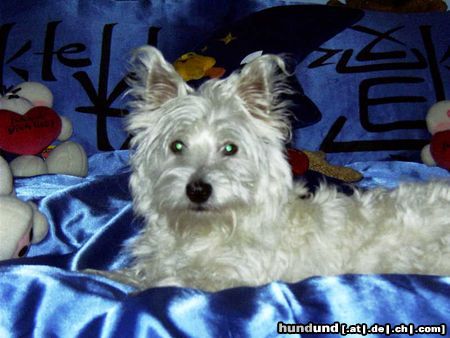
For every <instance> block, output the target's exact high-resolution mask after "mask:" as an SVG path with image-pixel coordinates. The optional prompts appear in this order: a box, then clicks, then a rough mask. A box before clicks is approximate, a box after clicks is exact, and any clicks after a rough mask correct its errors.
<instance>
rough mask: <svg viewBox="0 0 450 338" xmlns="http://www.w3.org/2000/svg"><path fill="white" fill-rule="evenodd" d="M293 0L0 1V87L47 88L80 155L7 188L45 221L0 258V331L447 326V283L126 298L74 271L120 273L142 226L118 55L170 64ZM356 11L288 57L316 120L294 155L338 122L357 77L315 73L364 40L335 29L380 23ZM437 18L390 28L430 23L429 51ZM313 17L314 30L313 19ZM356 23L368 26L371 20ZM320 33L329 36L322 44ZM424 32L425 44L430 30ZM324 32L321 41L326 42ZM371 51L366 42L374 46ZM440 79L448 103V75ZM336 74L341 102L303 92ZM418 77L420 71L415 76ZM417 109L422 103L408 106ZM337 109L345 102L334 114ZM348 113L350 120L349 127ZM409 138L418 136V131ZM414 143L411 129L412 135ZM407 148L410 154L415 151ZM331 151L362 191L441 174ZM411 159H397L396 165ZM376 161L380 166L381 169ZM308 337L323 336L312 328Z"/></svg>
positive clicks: (346, 282) (390, 278)
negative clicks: (74, 165) (134, 200)
mask: <svg viewBox="0 0 450 338" xmlns="http://www.w3.org/2000/svg"><path fill="white" fill-rule="evenodd" d="M292 3H294V1H293V2H289V1H276V0H273V1H262V0H259V1H219V0H215V1H204V2H200V1H183V2H182V3H179V2H177V1H164V2H163V1H161V2H157V1H113V0H101V1H95V2H94V1H90V2H85V1H76V0H69V1H57V2H55V1H51V0H41V1H30V0H24V1H20V2H12V1H2V2H0V84H1V85H5V86H10V85H13V84H17V83H18V82H21V81H23V80H24V79H29V80H33V81H40V82H42V83H44V84H45V85H47V86H49V87H50V88H51V90H52V91H53V93H54V95H55V110H56V111H58V112H59V113H60V114H62V115H65V116H67V117H69V118H70V119H71V120H72V121H73V123H74V129H75V135H74V137H73V139H74V140H75V141H78V142H80V143H81V144H83V146H84V147H85V148H86V149H87V151H88V154H89V155H90V156H89V174H88V176H87V177H86V178H78V177H70V176H65V175H44V176H37V177H31V178H24V179H16V180H15V188H16V192H17V196H18V197H19V198H21V199H23V200H31V201H34V202H35V203H37V204H38V206H39V208H40V210H41V211H42V212H43V213H44V214H45V215H46V216H47V218H48V220H49V224H50V229H49V234H48V236H47V237H46V238H45V239H44V240H43V241H42V242H40V243H38V244H36V245H33V246H32V247H31V249H30V251H29V253H28V256H27V257H25V258H22V259H17V260H7V261H3V262H0V337H73V336H85V337H92V336H95V337H100V336H101V337H124V336H127V337H128V336H129V337H142V336H150V337H276V336H278V333H277V327H278V325H279V323H285V324H294V323H302V324H308V323H309V322H313V323H320V324H333V323H335V322H339V323H341V324H342V325H343V324H346V325H347V326H348V327H349V326H350V325H353V324H367V326H368V327H371V326H373V325H375V324H379V326H382V325H385V324H390V325H391V326H392V327H394V326H396V325H401V324H414V325H415V326H416V328H417V326H418V325H441V324H443V325H446V328H447V330H448V329H449V328H450V279H449V276H418V275H342V276H335V277H324V276H317V277H313V278H309V279H306V280H303V281H298V283H293V284H287V283H283V282H273V283H271V284H268V285H265V286H261V287H256V288H244V287H243V288H234V289H229V290H224V291H221V292H217V293H207V292H202V291H200V290H193V289H187V288H151V289H148V290H146V291H143V292H136V290H134V289H133V288H132V287H130V286H127V285H124V284H120V283H118V282H114V281H111V280H108V279H107V278H105V277H101V276H97V275H92V274H86V273H83V270H84V269H104V270H114V269H119V268H122V267H125V266H126V265H127V263H128V262H129V260H130V257H129V256H128V255H127V253H126V252H124V250H123V248H124V246H125V244H126V243H128V242H129V241H130V240H132V239H133V237H134V236H135V235H136V234H137V233H138V231H139V230H140V229H141V227H142V226H143V223H142V220H141V219H139V218H136V217H135V216H134V215H133V211H132V206H131V198H130V192H129V189H128V179H129V175H130V168H129V166H128V159H129V156H130V153H129V151H128V150H125V149H122V148H126V147H127V138H128V136H127V135H126V134H125V132H124V131H123V127H122V124H123V117H124V116H125V115H126V108H125V99H123V97H122V94H123V92H124V91H125V89H126V87H125V84H124V82H123V78H124V76H125V75H126V67H125V65H126V60H127V59H128V57H129V51H130V50H131V49H133V48H135V47H138V46H140V45H142V44H145V43H152V44H155V45H157V46H158V47H159V48H161V49H162V50H163V52H164V53H165V55H166V56H167V58H168V59H169V60H171V61H173V60H175V59H176V58H178V57H179V56H180V55H182V54H183V53H185V52H188V51H192V50H195V48H197V47H198V46H200V45H202V44H203V43H204V42H205V41H209V40H208V39H210V36H214V34H212V32H213V31H215V30H216V28H217V27H220V26H224V25H225V26H227V27H229V26H228V25H231V24H230V22H231V21H233V20H235V19H245V17H246V16H247V15H249V14H251V13H253V12H255V11H257V10H260V9H264V8H267V7H272V6H275V5H288V4H292ZM310 10H311V7H308V6H305V11H310ZM310 13H312V12H310ZM315 15H317V16H319V17H320V15H321V14H320V13H317V12H316V13H315ZM358 15H361V18H360V17H359V16H358V17H355V18H354V19H355V20H356V22H355V21H353V20H350V21H349V22H348V23H349V25H352V27H353V28H347V29H344V30H343V31H342V32H341V33H339V32H338V31H333V33H332V34H331V35H327V34H329V33H330V31H328V32H324V31H320V30H319V31H318V34H319V35H321V36H322V38H321V40H320V43H317V44H314V43H313V44H312V45H309V46H308V48H306V47H305V49H301V47H302V46H300V49H299V50H300V52H298V53H300V54H298V55H301V57H299V60H298V61H302V60H303V59H304V61H303V63H300V65H299V66H298V67H297V73H298V74H300V75H299V77H298V79H299V82H300V84H301V86H302V87H303V89H304V92H305V94H306V95H307V96H308V98H309V99H310V100H311V101H312V102H313V103H314V105H315V106H316V107H318V109H319V110H320V117H321V119H317V118H316V119H309V120H308V118H307V117H305V119H306V121H307V122H308V121H309V122H308V123H305V125H304V126H303V127H305V126H306V125H309V126H308V127H305V128H301V129H299V133H298V134H297V135H298V136H299V138H298V139H296V141H297V143H296V145H298V146H299V147H303V148H314V147H318V148H320V144H321V143H322V140H323V136H324V134H323V133H324V132H327V131H328V129H329V127H330V124H331V123H333V122H334V121H335V120H336V119H337V118H338V117H339V116H340V115H341V114H344V113H343V112H342V109H343V108H342V107H344V108H345V107H347V103H345V102H346V101H345V100H346V99H348V100H354V99H355V97H356V93H354V86H355V85H358V84H359V82H358V81H359V80H358V79H356V78H355V79H350V80H349V77H351V76H352V74H347V75H346V76H343V77H342V78H340V77H339V78H337V79H334V78H332V77H331V75H330V72H329V71H328V70H329V68H332V69H334V68H335V64H336V62H337V61H338V60H339V57H340V56H341V55H340V54H339V53H341V54H342V53H343V52H344V50H345V51H347V50H349V49H351V48H354V49H355V51H356V50H357V48H359V49H361V45H358V46H359V47H358V46H356V47H354V46H353V45H352V43H363V44H364V45H363V46H365V45H366V44H367V41H368V40H367V39H369V40H370V39H372V38H367V37H365V38H361V37H360V38H361V40H358V39H347V40H348V41H347V43H348V44H346V45H342V41H343V39H344V37H345V36H346V34H350V36H353V37H355V38H356V37H357V35H358V34H360V33H361V30H359V31H358V30H355V29H354V25H355V24H356V25H358V24H360V23H359V20H369V19H370V18H381V19H383V18H384V14H380V13H369V12H364V13H362V12H360V14H358ZM445 15H447V14H436V16H433V18H432V17H431V15H430V16H427V15H424V16H421V15H419V16H411V17H410V16H404V17H403V18H404V21H402V25H403V24H404V25H405V27H409V24H408V23H407V22H406V21H408V20H410V19H411V18H418V19H417V20H418V24H419V25H425V24H426V23H427V22H430V23H433V22H438V23H439V25H440V26H439V27H442V30H443V33H442V34H443V35H439V38H438V42H440V43H439V44H435V45H434V46H435V47H436V48H438V47H437V46H440V47H439V49H436V51H438V52H439V53H441V52H442V51H443V49H442V48H444V47H445V46H447V47H448V36H449V35H448V34H447V35H444V28H445V27H447V26H446V23H447V22H448V16H445ZM396 18H397V17H396ZM442 18H444V19H442ZM445 18H447V21H445ZM383 20H384V21H386V22H388V26H387V27H388V28H386V29H390V28H391V22H392V20H394V21H395V20H396V19H392V17H389V16H387V17H386V19H383ZM414 20H416V19H414ZM414 20H413V21H414ZM430 20H431V21H430ZM434 20H437V21H434ZM440 20H444V21H440ZM317 22H318V23H320V20H319V18H318V19H317ZM362 22H364V25H367V26H368V27H372V28H377V26H373V25H372V24H371V23H370V22H367V21H362ZM386 22H385V23H386ZM408 22H409V21H408ZM360 25H362V24H360ZM380 27H381V24H380ZM395 27H397V26H395ZM413 27H416V28H417V25H416V26H413ZM416 28H415V29H416ZM379 29H380V30H381V28H379ZM218 32H220V30H218ZM400 32H402V30H401V29H400V30H398V31H396V32H394V33H393V36H394V37H395V38H396V39H399V41H402V42H404V43H405V45H402V46H403V47H404V48H406V50H407V51H408V52H410V51H411V48H413V47H414V48H416V47H417V46H416V45H415V42H414V41H415V40H414V41H409V40H407V42H405V41H404V40H402V39H403V37H402V38H400V37H398V36H397V35H396V34H398V33H400ZM402 33H405V32H402ZM416 33H417V31H416ZM211 34H212V35H211ZM333 34H337V35H336V36H335V37H334V38H333V36H332V35H333ZM405 34H406V33H405ZM432 37H433V41H435V40H434V39H435V38H436V37H437V35H435V30H434V29H433V30H432ZM328 38H332V39H331V40H328V41H327V39H328ZM411 38H413V36H411ZM382 42H383V44H384V42H386V41H382ZM391 42H392V41H391ZM319 45H320V46H322V47H320V46H319ZM230 46H231V45H230ZM323 46H324V47H323ZM442 46H444V47H442ZM379 47H380V45H378V46H376V48H377V49H376V50H377V51H379V50H378V48H379ZM317 48H319V49H317ZM320 48H322V49H320ZM324 48H327V50H333V51H337V50H338V49H339V50H340V51H338V52H337V53H334V54H333V57H331V56H330V58H329V59H327V60H325V59H322V63H321V66H320V67H312V68H311V67H310V66H311V64H313V65H314V61H317V58H318V56H319V55H323V53H324ZM380 48H381V47H380ZM387 48H391V49H392V48H393V49H394V51H396V48H399V45H398V43H397V44H395V43H394V45H389V46H387ZM417 48H419V47H417ZM312 49H316V51H315V52H313V50H312ZM341 49H342V50H341ZM310 52H313V53H310ZM447 54H448V53H447ZM329 55H331V54H329ZM398 55H399V54H398ZM409 56H410V55H409ZM445 56H446V54H445V51H444V54H443V55H442V53H441V54H440V57H441V58H440V61H441V63H440V64H439V67H440V68H443V69H446V67H447V65H448V63H447V59H446V57H445ZM217 59H218V57H217ZM218 60H219V59H218ZM351 61H354V60H351ZM318 63H320V62H316V63H315V64H318ZM302 65H304V66H305V67H306V68H308V67H309V69H310V70H311V69H312V70H311V75H310V76H307V75H306V74H305V73H304V72H303V70H302V69H303V68H302ZM313 74H315V75H314V76H313ZM383 74H384V73H383ZM319 75H320V76H319ZM442 78H443V79H444V80H443V81H444V84H445V86H444V88H445V90H444V93H445V94H446V95H447V94H448V91H447V88H448V76H447V77H442ZM327 79H328V80H327ZM330 79H331V80H330ZM314 80H316V81H319V82H314ZM343 80H348V83H349V85H350V86H349V87H348V88H346V89H345V88H343V89H342V93H339V92H338V91H336V94H335V95H339V98H340V99H342V100H337V99H336V98H335V97H334V96H333V99H332V98H331V97H328V95H331V94H327V95H323V97H319V96H320V95H317V94H316V92H315V90H314V88H315V86H319V85H318V83H322V84H323V83H324V81H325V83H326V82H327V81H328V82H330V83H333V82H336V81H337V82H339V81H340V82H339V86H341V84H342V81H343ZM320 81H322V82H320ZM429 81H430V79H429V78H428V77H427V78H426V79H425V82H426V83H428V82H429ZM344 82H345V81H344ZM352 86H353V87H352ZM322 88H323V87H321V89H322ZM320 93H323V91H320ZM430 93H431V92H430ZM430 93H429V94H430ZM378 94H379V93H377V95H378ZM430 95H431V94H430ZM344 98H345V100H344ZM352 102H353V101H352ZM430 102H431V99H430V98H429V96H427V101H426V102H422V107H421V108H420V109H422V108H423V107H425V106H426V105H427V104H428V103H430ZM336 103H345V105H344V106H342V107H341V106H336ZM325 108H326V109H325ZM332 108H336V111H335V112H334V111H332ZM330 109H331V110H330ZM346 113H347V112H346ZM346 113H345V114H346ZM333 114H334V115H333ZM345 114H344V117H345V118H346V121H348V122H346V123H351V121H353V122H354V123H355V124H357V123H359V120H358V119H357V118H356V117H355V116H354V114H353V115H352V114H350V115H348V114H347V115H345ZM414 114H416V113H414ZM415 116H416V115H415ZM352 117H355V119H354V120H351V118H352ZM311 121H314V123H313V124H311ZM353 122H352V123H353ZM345 126H346V127H347V126H348V125H345ZM350 129H351V128H350ZM355 130H357V128H355ZM421 132H423V133H425V132H426V131H425V130H424V129H423V128H421ZM306 133H308V134H306ZM302 135H310V139H311V141H312V142H315V143H311V144H305V143H303V142H304V141H305V139H306V140H308V139H309V138H308V137H309V136H308V137H306V136H302ZM346 135H347V136H349V137H350V136H351V135H350V134H349V133H346ZM424 135H425V134H421V135H420V138H421V139H423V140H425V136H424ZM418 137H419V136H418ZM345 140H347V139H345ZM350 140H352V139H350ZM121 149H122V150H121ZM414 152H415V154H417V153H418V151H417V149H416V150H414V151H413V153H414ZM380 154H381V153H380ZM329 155H330V156H334V155H339V154H338V153H330V154H329ZM341 155H345V156H344V157H341V158H338V157H335V160H336V161H342V162H345V163H348V165H349V166H350V167H352V168H354V169H356V170H358V171H360V172H361V173H362V174H363V175H364V179H363V180H362V181H361V182H359V183H358V186H360V187H361V188H364V189H366V188H367V189H369V188H374V187H378V186H385V187H389V188H393V187H395V186H396V185H397V184H398V183H399V182H400V181H413V182H416V181H429V180H437V179H450V174H449V172H448V171H446V170H443V169H440V168H433V167H427V166H425V165H423V164H420V163H413V162H409V161H408V162H407V161H397V160H396V158H395V157H394V158H392V157H390V155H389V154H386V153H384V154H382V155H380V157H377V156H374V155H376V154H375V153H373V152H372V153H371V155H370V156H368V157H365V158H364V157H362V158H361V157H360V156H359V155H361V154H357V155H358V156H356V157H353V155H351V157H348V156H347V155H348V153H346V154H345V153H344V154H341ZM346 156H347V157H346ZM386 156H387V157H386ZM410 156H411V154H407V155H405V156H404V157H402V159H406V158H408V159H409V157H410ZM412 156H413V155H412ZM382 158H388V159H390V161H380V159H382ZM368 159H370V161H369V160H368ZM354 329H356V326H355V327H354ZM308 336H310V337H326V335H324V334H310V335H308ZM330 336H336V335H330ZM371 336H373V337H376V336H380V337H384V336H385V335H384V334H383V333H379V334H373V335H371ZM417 336H423V337H425V335H417ZM426 336H427V337H429V335H426Z"/></svg>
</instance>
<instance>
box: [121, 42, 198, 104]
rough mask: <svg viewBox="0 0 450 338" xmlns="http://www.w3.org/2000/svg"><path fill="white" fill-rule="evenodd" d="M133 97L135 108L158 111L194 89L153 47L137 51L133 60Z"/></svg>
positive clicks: (131, 73) (131, 80)
mask: <svg viewBox="0 0 450 338" xmlns="http://www.w3.org/2000/svg"><path fill="white" fill-rule="evenodd" d="M128 84H129V85H130V90H129V92H128V93H129V94H131V95H132V96H133V97H134V101H133V102H131V105H132V106H133V104H134V105H137V106H140V105H143V104H144V105H146V108H147V109H149V110H152V109H157V108H159V107H160V106H161V105H163V104H164V103H165V102H167V101H168V100H170V99H173V98H175V97H177V96H180V95H186V93H187V92H188V91H189V90H190V87H189V86H188V85H187V84H186V83H185V82H184V81H183V79H182V78H181V76H180V75H179V74H178V73H177V72H176V70H175V69H174V68H173V66H172V65H171V64H170V63H168V62H167V61H166V60H165V59H164V57H163V55H162V54H161V52H160V51H159V50H158V49H156V48H155V47H152V46H144V47H141V48H138V49H136V50H135V51H134V52H133V54H132V57H131V60H130V75H129V77H128Z"/></svg>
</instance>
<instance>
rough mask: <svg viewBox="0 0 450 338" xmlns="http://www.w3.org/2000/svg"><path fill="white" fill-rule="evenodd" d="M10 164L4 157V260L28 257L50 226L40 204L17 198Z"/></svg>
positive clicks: (0, 185)
mask: <svg viewBox="0 0 450 338" xmlns="http://www.w3.org/2000/svg"><path fill="white" fill-rule="evenodd" d="M12 181H13V178H12V174H11V171H10V168H9V165H8V163H7V162H6V161H5V160H4V159H3V157H1V156H0V260H4V259H10V258H19V257H22V256H24V255H25V254H26V253H27V251H28V248H29V246H30V244H31V243H37V242H40V241H41V240H42V239H43V238H44V237H45V235H46V234H47V231H48V223H47V220H46V218H45V217H44V215H42V214H41V213H40V212H39V211H38V209H37V207H36V205H35V204H34V203H32V202H28V203H25V202H23V201H21V200H19V199H18V198H16V197H15V196H14V190H13V183H12Z"/></svg>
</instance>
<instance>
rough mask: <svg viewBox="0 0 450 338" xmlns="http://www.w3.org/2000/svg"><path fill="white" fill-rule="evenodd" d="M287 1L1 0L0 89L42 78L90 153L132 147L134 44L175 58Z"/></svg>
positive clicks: (59, 110)
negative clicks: (228, 25) (129, 71)
mask: <svg viewBox="0 0 450 338" xmlns="http://www.w3.org/2000/svg"><path fill="white" fill-rule="evenodd" d="M282 3H285V1H283V0H271V1H262V0H257V1H251V2H248V1H227V0H213V1H209V2H208V5H207V6H205V5H204V3H203V2H198V1H182V2H178V3H177V4H176V5H175V4H174V2H172V1H167V2H166V1H121V0H96V1H84V0H68V1H54V0H41V1H0V88H1V87H11V86H14V85H16V84H18V83H21V82H23V81H36V82H41V83H43V84H45V85H46V86H47V87H49V88H50V90H51V91H52V93H53V95H54V97H55V103H54V109H55V111H56V112H58V113H59V114H60V115H63V116H66V117H68V118H69V119H70V120H71V121H72V122H73V127H74V136H73V137H72V140H73V141H76V142H78V143H80V144H82V145H83V146H84V147H85V149H86V150H87V153H88V154H92V153H95V152H97V151H99V150H101V151H104V150H113V149H120V148H126V147H127V135H126V133H125V131H124V130H123V117H124V116H125V115H126V113H127V111H126V110H125V108H124V107H125V100H123V93H124V92H125V90H126V85H125V82H124V80H123V79H124V77H125V75H126V67H125V66H126V64H127V60H128V59H129V56H130V54H129V53H130V51H131V50H132V49H134V48H137V47H139V46H141V45H144V44H147V43H149V44H153V45H156V46H157V47H158V48H160V49H161V50H162V51H163V52H164V54H165V56H166V57H167V58H168V59H172V60H174V59H175V57H176V56H178V55H179V54H180V53H181V51H183V50H186V49H187V48H188V46H189V45H191V44H192V43H196V42H200V41H201V40H203V39H204V37H205V35H206V34H208V33H209V32H211V31H212V30H213V29H214V28H215V27H217V26H218V25H220V24H223V23H224V22H227V21H231V20H235V19H237V18H240V17H242V16H245V15H247V14H249V13H252V12H254V11H257V10H259V9H262V8H266V7H269V6H273V5H276V4H282Z"/></svg>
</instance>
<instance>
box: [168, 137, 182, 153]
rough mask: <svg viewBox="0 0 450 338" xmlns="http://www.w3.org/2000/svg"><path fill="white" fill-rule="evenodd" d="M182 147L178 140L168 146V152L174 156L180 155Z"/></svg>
mask: <svg viewBox="0 0 450 338" xmlns="http://www.w3.org/2000/svg"><path fill="white" fill-rule="evenodd" d="M184 147H185V145H184V143H183V142H181V141H180V140H176V141H173V142H172V143H171V144H170V150H171V151H172V153H174V154H181V152H183V149H184Z"/></svg>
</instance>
